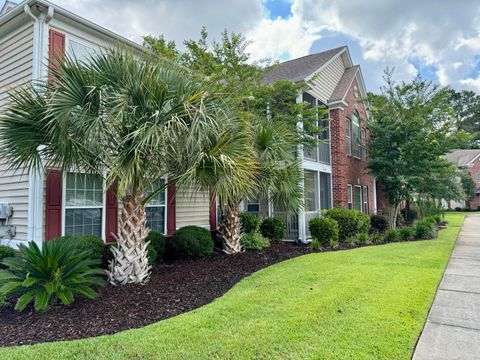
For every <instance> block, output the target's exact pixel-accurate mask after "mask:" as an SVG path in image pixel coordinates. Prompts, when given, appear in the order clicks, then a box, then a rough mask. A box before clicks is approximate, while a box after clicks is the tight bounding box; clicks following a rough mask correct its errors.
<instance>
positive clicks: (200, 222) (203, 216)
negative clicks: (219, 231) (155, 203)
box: [175, 189, 210, 229]
mask: <svg viewBox="0 0 480 360" xmlns="http://www.w3.org/2000/svg"><path fill="white" fill-rule="evenodd" d="M175 200H176V204H175V206H176V225H177V229H179V228H181V227H184V226H188V225H197V226H201V227H204V228H207V229H209V228H210V205H209V204H210V196H209V193H208V192H207V191H193V190H182V189H177V195H176V197H175Z"/></svg>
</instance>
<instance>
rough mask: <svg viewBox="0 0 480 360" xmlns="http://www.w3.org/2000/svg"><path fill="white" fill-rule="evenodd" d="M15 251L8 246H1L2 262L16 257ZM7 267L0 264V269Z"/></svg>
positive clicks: (0, 257)
mask: <svg viewBox="0 0 480 360" xmlns="http://www.w3.org/2000/svg"><path fill="white" fill-rule="evenodd" d="M14 256H15V250H14V249H13V248H11V247H10V246H8V245H0V261H2V260H3V259H5V258H8V257H14ZM5 268H6V266H4V265H2V264H0V269H5Z"/></svg>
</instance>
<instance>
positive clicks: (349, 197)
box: [347, 184, 353, 209]
mask: <svg viewBox="0 0 480 360" xmlns="http://www.w3.org/2000/svg"><path fill="white" fill-rule="evenodd" d="M347 201H348V208H349V209H352V208H353V189H352V185H350V184H348V185H347Z"/></svg>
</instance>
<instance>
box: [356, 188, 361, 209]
mask: <svg viewBox="0 0 480 360" xmlns="http://www.w3.org/2000/svg"><path fill="white" fill-rule="evenodd" d="M362 205H363V204H362V187H361V186H359V185H355V210H357V211H362V207H363V206H362Z"/></svg>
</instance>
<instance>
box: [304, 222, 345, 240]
mask: <svg viewBox="0 0 480 360" xmlns="http://www.w3.org/2000/svg"><path fill="white" fill-rule="evenodd" d="M308 225H309V228H310V234H311V235H312V238H313V239H314V240H318V241H319V242H320V244H322V245H326V244H328V243H329V242H330V240H336V241H338V223H337V222H336V221H335V220H333V219H330V218H327V217H325V216H323V217H314V218H312V219H310V221H309V222H308Z"/></svg>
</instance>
